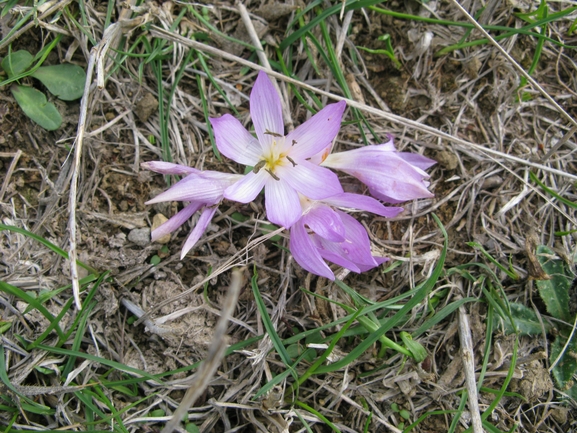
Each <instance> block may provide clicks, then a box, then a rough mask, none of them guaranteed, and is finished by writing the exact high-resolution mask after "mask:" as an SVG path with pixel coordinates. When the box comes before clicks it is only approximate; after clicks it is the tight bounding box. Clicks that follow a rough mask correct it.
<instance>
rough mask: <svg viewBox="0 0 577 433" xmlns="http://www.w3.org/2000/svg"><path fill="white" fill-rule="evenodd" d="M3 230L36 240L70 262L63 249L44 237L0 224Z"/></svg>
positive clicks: (85, 266)
mask: <svg viewBox="0 0 577 433" xmlns="http://www.w3.org/2000/svg"><path fill="white" fill-rule="evenodd" d="M2 230H8V231H11V232H14V233H20V234H21V235H24V236H28V237H29V238H31V239H34V240H35V241H37V242H40V243H41V244H42V245H44V246H45V247H47V248H48V249H50V250H52V251H53V252H55V253H56V254H58V255H60V256H61V257H64V258H65V259H66V260H68V253H67V252H66V251H64V250H63V249H62V248H59V247H57V246H56V245H54V244H53V243H52V242H50V241H47V240H46V239H44V238H43V237H41V236H38V235H36V234H34V233H32V232H29V231H28V230H24V229H21V228H20V227H14V226H8V225H5V224H0V231H2ZM76 263H77V264H78V266H80V267H81V268H84V269H86V270H87V271H88V272H89V273H91V274H94V275H98V271H96V270H95V269H94V268H92V267H90V266H88V265H86V264H84V263H82V262H81V261H79V260H76Z"/></svg>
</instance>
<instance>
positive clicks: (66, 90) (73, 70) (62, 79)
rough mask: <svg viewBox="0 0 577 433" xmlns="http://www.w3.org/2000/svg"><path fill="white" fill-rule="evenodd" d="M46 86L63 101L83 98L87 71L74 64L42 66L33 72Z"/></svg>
mask: <svg viewBox="0 0 577 433" xmlns="http://www.w3.org/2000/svg"><path fill="white" fill-rule="evenodd" d="M32 76H33V77H34V78H37V79H38V80H40V81H41V82H42V84H44V85H45V86H46V88H47V89H48V90H50V93H52V94H53V95H56V96H58V98H60V99H62V100H63V101H73V100H75V99H78V98H81V97H82V93H83V92H84V83H85V82H86V72H84V69H82V68H81V67H80V66H77V65H72V64H69V63H67V64H64V65H53V66H42V67H40V68H38V69H37V70H36V71H34V73H33V74H32Z"/></svg>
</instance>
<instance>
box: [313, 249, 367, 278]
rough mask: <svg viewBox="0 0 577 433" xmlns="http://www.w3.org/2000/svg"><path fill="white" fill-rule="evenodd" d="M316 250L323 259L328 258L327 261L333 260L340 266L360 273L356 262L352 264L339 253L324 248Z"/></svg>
mask: <svg viewBox="0 0 577 433" xmlns="http://www.w3.org/2000/svg"><path fill="white" fill-rule="evenodd" d="M318 251H319V253H320V255H321V257H322V258H323V259H325V260H328V261H329V262H333V263H335V264H337V265H339V266H342V267H343V268H347V269H348V270H350V271H352V272H356V273H357V274H359V273H361V269H360V268H359V267H358V266H357V265H356V264H354V263H353V262H351V261H350V260H347V259H346V258H345V257H343V256H341V255H340V254H336V253H334V252H332V251H329V250H325V249H319V250H318Z"/></svg>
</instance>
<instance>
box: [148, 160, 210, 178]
mask: <svg viewBox="0 0 577 433" xmlns="http://www.w3.org/2000/svg"><path fill="white" fill-rule="evenodd" d="M140 166H141V167H142V168H145V169H147V170H150V171H154V172H155V173H161V174H175V175H187V174H191V173H200V170H197V169H196V168H193V167H187V166H186V165H180V164H174V163H172V162H164V161H148V162H143V163H142V164H140Z"/></svg>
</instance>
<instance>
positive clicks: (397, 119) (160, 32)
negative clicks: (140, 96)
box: [150, 26, 577, 180]
mask: <svg viewBox="0 0 577 433" xmlns="http://www.w3.org/2000/svg"><path fill="white" fill-rule="evenodd" d="M150 33H151V34H152V35H153V36H157V37H159V38H162V39H166V40H170V41H173V42H178V43H180V44H183V45H185V46H188V47H191V48H195V49H197V50H199V51H204V52H207V53H210V54H214V55H216V56H220V57H222V58H223V59H228V60H232V61H235V62H237V63H239V64H241V65H244V66H248V67H250V68H252V69H254V70H257V71H265V72H266V73H267V74H269V75H270V76H271V77H275V78H277V79H279V80H282V81H285V82H287V83H291V84H294V85H296V86H299V87H301V88H303V89H306V90H310V91H311V92H314V93H317V94H319V95H323V96H327V97H329V98H331V99H333V100H335V101H346V102H347V105H348V106H350V107H354V108H358V109H359V110H363V111H365V112H367V113H371V114H374V115H376V116H379V117H381V118H383V119H386V120H390V121H391V122H394V123H396V124H399V125H402V126H406V127H408V128H412V129H414V130H416V131H421V132H425V133H427V134H431V135H433V136H435V137H439V138H441V139H443V140H446V141H448V142H451V143H455V144H457V145H460V146H464V147H465V148H466V149H474V150H476V151H478V152H480V153H481V154H489V155H492V156H495V157H498V158H503V159H505V160H508V161H512V162H516V163H518V164H522V165H527V166H529V167H534V168H537V169H539V170H543V171H546V172H549V173H553V174H556V175H558V176H563V177H566V178H569V179H573V180H577V175H575V174H572V173H568V172H565V171H562V170H557V169H555V168H552V167H548V166H545V165H542V164H538V163H535V162H531V161H527V160H525V159H522V158H519V157H516V156H513V155H509V154H507V153H504V152H500V151H498V150H494V149H490V148H488V147H485V146H482V145H479V144H475V143H473V142H470V141H467V140H463V139H461V138H459V137H455V136H453V135H450V134H447V133H445V132H443V131H440V130H438V129H437V128H433V127H431V126H428V125H424V124H422V123H420V122H417V121H414V120H411V119H407V118H406V117H403V116H398V115H396V114H392V113H387V112H386V111H383V110H379V109H378V108H374V107H371V106H369V105H366V104H361V103H359V102H357V101H353V100H352V99H347V98H343V97H342V96H338V95H335V94H333V93H330V92H325V91H324V90H320V89H318V88H317V87H314V86H310V85H308V84H306V83H303V82H302V81H298V80H295V79H293V78H290V77H287V76H286V75H283V74H280V73H278V72H274V71H269V70H267V69H266V68H264V67H262V66H260V65H257V64H256V63H253V62H251V61H248V60H245V59H243V58H241V57H238V56H235V55H233V54H230V53H228V52H226V51H223V50H219V49H218V48H215V47H212V46H210V45H207V44H203V43H201V42H197V41H193V40H190V39H187V38H184V37H182V36H180V35H178V34H175V33H171V32H168V31H166V30H164V29H161V28H159V27H156V26H151V30H150Z"/></svg>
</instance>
